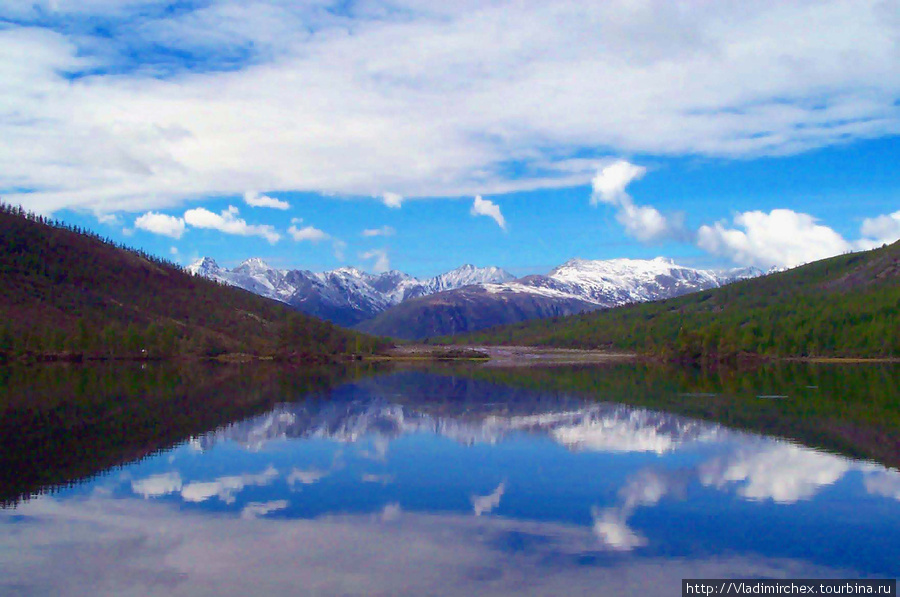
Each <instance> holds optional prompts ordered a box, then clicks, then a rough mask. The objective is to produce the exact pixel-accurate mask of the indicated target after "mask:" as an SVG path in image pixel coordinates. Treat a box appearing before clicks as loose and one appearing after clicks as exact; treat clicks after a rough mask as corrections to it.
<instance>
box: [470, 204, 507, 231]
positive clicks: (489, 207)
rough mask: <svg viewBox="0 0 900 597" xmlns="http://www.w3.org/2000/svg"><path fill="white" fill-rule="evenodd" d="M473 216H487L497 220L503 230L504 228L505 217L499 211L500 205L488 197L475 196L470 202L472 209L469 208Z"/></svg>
mask: <svg viewBox="0 0 900 597" xmlns="http://www.w3.org/2000/svg"><path fill="white" fill-rule="evenodd" d="M469 213H471V214H472V215H473V216H487V217H489V218H491V219H493V220H494V221H495V222H497V225H498V226H500V228H502V229H503V230H506V219H505V218H504V217H503V214H502V213H500V206H499V205H497V204H496V203H494V202H493V201H491V200H490V199H482V198H481V195H476V196H475V202H474V203H472V209H471V210H469Z"/></svg>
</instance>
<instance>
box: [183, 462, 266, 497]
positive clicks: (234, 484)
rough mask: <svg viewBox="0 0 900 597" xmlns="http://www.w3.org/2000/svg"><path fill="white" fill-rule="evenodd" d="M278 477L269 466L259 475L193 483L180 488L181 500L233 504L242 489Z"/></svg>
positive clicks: (263, 483)
mask: <svg viewBox="0 0 900 597" xmlns="http://www.w3.org/2000/svg"><path fill="white" fill-rule="evenodd" d="M277 476H278V471H277V470H276V469H275V468H274V467H272V466H270V467H268V468H267V469H266V470H264V471H263V472H261V473H259V474H247V475H235V476H229V477H219V478H218V479H215V480H214V481H194V482H191V483H188V484H187V485H184V486H183V487H182V488H181V499H183V500H184V501H186V502H205V501H206V500H208V499H210V498H212V497H218V498H219V499H220V500H222V501H223V502H225V503H226V504H231V503H234V495H235V494H236V493H239V492H240V491H241V490H242V489H244V487H248V486H253V485H257V486H264V485H268V484H269V483H271V482H272V481H273V480H274V479H275V478H276V477H277Z"/></svg>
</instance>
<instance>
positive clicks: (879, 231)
mask: <svg viewBox="0 0 900 597" xmlns="http://www.w3.org/2000/svg"><path fill="white" fill-rule="evenodd" d="M860 233H861V234H862V236H863V238H862V239H861V240H860V241H859V243H858V244H859V245H860V248H864V249H871V248H875V247H880V246H881V245H883V244H891V243H893V242H895V241H896V240H897V239H900V211H895V212H894V213H892V214H887V215H881V216H878V217H875V218H866V219H865V220H863V223H862V226H861V227H860Z"/></svg>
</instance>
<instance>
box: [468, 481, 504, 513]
mask: <svg viewBox="0 0 900 597" xmlns="http://www.w3.org/2000/svg"><path fill="white" fill-rule="evenodd" d="M504 491H506V483H502V482H501V483H500V485H497V487H496V488H495V489H494V491H492V492H491V493H489V494H487V495H473V496H472V512H474V513H475V516H481V515H482V514H490V513H491V511H492V510H493V509H494V508H496V507H497V506H499V505H500V498H501V497H503V492H504Z"/></svg>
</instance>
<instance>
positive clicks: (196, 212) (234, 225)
mask: <svg viewBox="0 0 900 597" xmlns="http://www.w3.org/2000/svg"><path fill="white" fill-rule="evenodd" d="M237 215H238V208H236V207H234V206H233V205H229V206H228V209H226V210H225V211H223V212H222V213H219V214H215V213H213V212H211V211H209V210H208V209H205V208H203V207H198V208H196V209H189V210H187V211H186V212H184V221H185V222H187V223H188V224H190V225H191V226H194V227H195V228H209V229H212V230H220V231H221V232H225V233H226V234H237V235H239V236H261V237H263V238H265V239H266V240H267V241H269V242H270V243H271V244H275V243H277V242H278V241H279V240H280V239H281V235H280V234H278V233H277V232H275V229H274V228H273V227H272V226H269V225H267V224H248V223H247V222H246V221H245V220H242V219H241V218H238V217H237Z"/></svg>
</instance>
